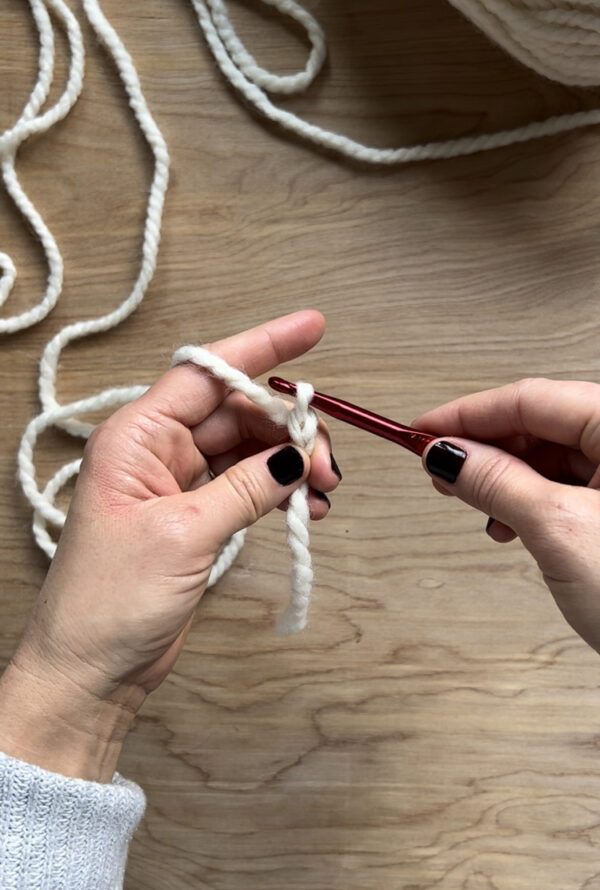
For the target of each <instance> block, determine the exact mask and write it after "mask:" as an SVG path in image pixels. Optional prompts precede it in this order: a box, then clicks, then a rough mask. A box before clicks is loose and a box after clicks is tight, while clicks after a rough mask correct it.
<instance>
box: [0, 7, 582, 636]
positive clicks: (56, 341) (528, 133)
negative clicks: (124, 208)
mask: <svg viewBox="0 0 600 890" xmlns="http://www.w3.org/2000/svg"><path fill="white" fill-rule="evenodd" d="M261 2H262V3H263V4H264V5H265V6H268V7H271V8H272V9H274V10H276V11H277V12H278V13H280V14H282V15H286V16H289V17H291V18H292V19H293V20H294V21H295V23H296V24H297V25H299V26H300V27H301V28H303V29H304V31H305V33H306V37H307V40H308V42H309V44H310V52H309V56H308V59H307V62H306V65H305V67H304V68H303V69H302V70H301V71H298V72H296V73H295V74H289V75H279V74H275V73H272V72H270V71H268V70H267V69H265V68H264V67H262V66H261V65H260V64H259V63H258V62H257V61H256V60H255V59H254V57H253V56H252V54H251V53H250V52H249V51H248V50H247V49H246V47H245V46H244V44H243V42H242V41H241V40H240V38H239V37H238V35H237V33H236V31H235V29H234V28H233V25H232V23H231V20H230V18H229V15H228V12H227V6H226V3H225V2H224V0H191V3H192V5H193V8H194V10H195V12H196V15H197V18H198V22H199V25H200V27H201V29H202V31H203V33H204V36H205V38H206V42H207V44H208V47H209V49H210V51H211V53H212V55H213V57H214V59H215V61H216V63H217V65H218V67H219V68H220V70H221V72H222V73H223V75H224V76H225V78H226V79H227V80H228V81H229V83H230V84H231V85H232V86H233V87H234V88H235V90H237V92H238V93H239V94H240V95H241V96H243V98H244V99H245V100H246V101H247V102H249V103H250V104H251V105H252V106H253V107H254V109H255V110H256V111H257V112H258V113H259V115H262V116H263V117H264V118H266V119H268V120H270V121H274V122H275V123H276V124H278V125H279V126H280V127H282V128H283V129H285V130H287V131H288V132H290V133H293V134H295V135H296V136H298V137H299V138H301V139H302V140H303V141H305V142H308V143H312V144H314V145H317V146H320V147H323V148H326V149H328V150H329V151H331V152H333V153H335V154H337V155H341V156H344V157H348V158H352V159H354V160H357V161H361V162H363V163H365V164H372V165H390V164H399V163H406V162H410V161H418V160H425V159H434V158H450V157H455V156H457V155H466V154H471V153H474V152H477V151H485V150H489V149H493V148H498V147H501V146H505V145H511V144H513V143H516V142H523V141H526V140H529V139H535V138H539V137H541V136H546V135H553V134H557V133H561V132H565V131H567V130H572V129H575V128H577V127H582V126H589V125H592V124H597V123H600V109H594V110H591V111H582V112H576V113H574V114H565V115H558V116H554V117H551V118H548V119H547V120H545V121H539V122H538V121H536V122H532V123H529V124H526V125H525V126H521V127H516V128H514V129H512V130H505V131H501V132H498V133H486V134H480V135H475V136H465V137H461V138H458V139H451V140H446V141H441V142H430V143H426V144H423V145H416V146H409V147H400V148H376V147H372V146H367V145H362V144H361V143H359V142H357V141H355V140H352V139H350V138H348V137H346V136H344V135H342V134H339V133H335V132H331V131H329V130H326V129H325V128H323V127H318V126H316V125H314V124H311V123H309V122H307V121H304V120H302V119H301V118H299V117H298V116H297V115H295V114H292V113H291V112H289V111H286V110H284V109H281V108H279V107H278V106H277V105H275V104H274V103H273V102H272V101H271V99H270V98H269V95H268V94H274V93H279V94H285V95H292V94H294V93H297V92H299V91H301V90H304V89H306V88H307V87H308V86H309V85H310V84H311V83H312V82H313V81H314V79H315V78H316V77H317V76H318V74H319V72H320V70H321V69H322V66H323V63H324V60H325V57H326V44H325V36H324V33H323V30H322V28H321V27H320V25H319V24H318V22H317V21H316V19H315V18H314V16H313V15H311V13H309V12H308V11H307V10H306V9H304V8H303V7H302V6H301V5H300V4H299V3H298V2H296V0H261ZM449 2H450V3H451V4H452V5H453V6H454V7H455V8H456V9H458V10H459V11H460V12H462V13H463V14H464V15H466V16H467V17H468V18H469V19H470V20H471V21H472V22H473V23H474V24H475V25H476V26H477V27H479V28H480V29H481V30H482V31H484V32H485V33H486V34H487V35H488V36H489V37H490V38H491V39H492V40H494V41H495V42H496V43H498V44H499V45H500V46H502V47H503V48H504V49H506V50H507V51H508V52H509V53H510V54H511V55H513V56H514V57H515V58H517V59H519V60H520V61H521V62H522V63H523V64H525V65H527V66H529V67H530V68H532V69H533V70H535V71H537V72H538V73H540V74H543V75H545V76H547V77H550V78H551V79H553V80H557V81H559V82H560V83H565V84H574V85H577V86H597V85H600V3H599V2H598V0H449ZM29 6H30V9H31V13H32V17H33V20H34V23H35V27H36V29H37V32H38V36H39V55H38V76H37V81H36V83H35V85H34V87H33V89H32V92H31V95H30V97H29V99H28V101H27V104H26V105H25V107H24V109H23V111H22V112H21V115H20V117H19V119H18V120H17V121H16V123H15V124H14V125H13V126H12V127H9V128H8V129H7V130H6V131H5V132H4V133H2V134H0V168H1V175H2V179H3V182H4V185H5V188H6V191H7V193H8V194H9V195H10V197H11V198H12V200H13V202H14V204H15V206H16V207H17V209H18V210H19V211H20V213H21V214H22V216H23V217H24V219H25V221H26V222H27V223H28V225H29V227H30V229H31V230H32V231H33V233H34V235H35V236H36V238H37V239H38V240H39V241H40V243H41V245H42V247H43V250H44V253H45V256H46V262H47V266H48V276H47V281H46V288H45V292H44V294H43V295H42V297H41V299H40V300H39V302H38V303H37V304H36V305H34V306H33V307H31V308H30V309H27V310H26V311H24V312H21V313H19V314H17V315H13V316H11V317H6V318H0V333H7V334H10V333H13V332H15V331H19V330H22V329H24V328H26V327H29V326H31V325H34V324H36V323H38V322H39V321H41V320H42V319H43V318H45V316H46V315H47V314H48V313H49V312H50V311H51V310H52V309H53V307H54V306H55V305H56V302H57V300H58V299H59V296H60V293H61V290H62V286H63V260H62V256H61V253H60V250H59V248H58V245H57V243H56V241H55V239H54V237H53V235H52V233H51V232H50V229H49V228H48V226H47V225H46V223H45V222H44V220H43V219H42V217H41V215H40V214H39V212H38V211H37V209H36V207H35V206H34V204H33V202H32V201H31V200H30V198H29V197H28V196H27V194H26V192H25V190H24V188H23V186H22V184H21V182H20V180H19V178H18V175H17V172H16V160H17V158H18V152H19V149H20V147H21V145H23V143H24V142H25V141H26V140H27V139H28V138H29V137H30V136H32V135H34V134H38V135H40V134H43V133H44V132H46V131H47V130H48V129H49V128H50V127H51V126H53V125H54V124H55V123H57V121H59V120H61V119H63V118H65V117H66V115H67V114H68V113H69V111H70V110H71V109H72V108H73V106H74V104H75V103H76V101H77V99H78V97H79V95H80V93H81V89H82V85H83V76H84V46H83V38H82V34H81V29H80V26H79V24H78V21H77V19H76V17H75V16H74V15H73V13H72V12H71V10H70V9H69V7H68V6H67V4H66V3H65V2H64V0H29ZM82 6H83V10H84V13H85V16H86V17H87V20H88V21H89V23H90V25H91V27H92V28H93V30H94V32H95V34H96V37H97V38H98V40H99V41H100V42H101V43H102V44H103V45H104V46H105V48H106V51H107V52H108V54H109V55H110V57H111V58H112V60H113V61H114V63H115V66H116V69H117V71H118V73H119V76H120V79H121V82H122V84H123V87H124V90H125V92H126V94H127V97H128V101H129V105H130V107H131V109H132V111H133V113H134V115H135V118H136V120H137V123H138V125H139V128H140V130H141V132H142V134H143V136H144V138H145V140H146V142H147V143H148V145H149V147H150V149H151V151H152V154H153V157H154V171H153V176H152V182H151V185H150V190H149V196H148V201H147V210H146V221H145V225H144V232H143V239H142V246H141V261H140V267H139V272H138V276H137V279H136V281H135V283H134V286H133V288H132V290H131V292H130V293H129V295H128V296H126V297H125V298H124V299H123V301H122V302H121V303H120V305H119V306H117V307H116V308H114V309H112V310H111V311H109V312H108V313H106V314H105V315H103V316H101V317H99V318H94V319H88V320H86V321H78V322H75V323H73V324H69V325H67V326H66V327H64V328H63V329H62V330H60V331H59V332H58V333H57V334H56V335H55V336H54V337H52V339H51V340H50V341H49V342H48V343H47V344H46V347H45V349H44V351H43V354H42V357H41V360H40V369H39V378H38V387H39V398H40V402H41V412H40V414H39V415H38V416H37V417H34V418H33V419H32V420H31V421H30V422H29V424H28V425H27V428H26V430H25V432H24V433H23V437H22V440H21V445H20V448H19V454H18V466H19V478H20V481H21V485H22V488H23V492H24V494H25V496H26V497H27V499H28V500H29V502H30V503H31V505H32V507H33V511H34V513H33V534H34V536H35V540H36V541H37V543H38V544H39V546H40V547H41V548H42V550H44V552H45V553H47V554H48V556H49V557H50V558H52V556H53V555H54V552H55V550H56V543H55V542H54V541H53V539H52V538H51V536H50V534H49V532H48V524H52V525H54V526H56V527H58V528H60V527H61V526H62V525H63V524H64V520H65V514H64V513H63V511H62V510H59V509H58V508H57V507H56V504H55V499H56V495H57V493H58V492H59V491H60V489H61V488H62V486H63V485H65V484H66V482H67V481H68V480H69V479H71V478H72V477H73V476H74V475H76V474H77V472H78V471H79V467H80V464H81V461H80V460H76V461H71V462H70V463H68V464H66V465H65V466H64V467H61V468H60V469H59V470H58V471H57V472H56V473H55V474H54V476H52V478H51V479H50V480H49V481H48V482H47V483H46V485H45V487H44V488H43V490H40V488H39V486H38V482H37V479H36V470H35V462H34V449H35V446H36V442H37V439H38V437H39V435H40V434H41V433H42V432H43V431H44V430H46V429H48V428H49V427H51V426H54V427H60V428H62V429H64V430H66V431H67V432H69V433H70V434H72V435H76V436H80V437H82V438H87V437H88V436H89V435H90V433H91V431H92V430H93V429H94V425H93V424H91V423H87V422H85V420H84V419H82V418H83V417H84V416H85V415H86V414H88V413H89V412H92V411H97V410H98V409H102V408H112V407H116V406H118V405H121V404H124V403H126V402H129V401H131V400H132V399H135V398H138V397H139V396H140V395H141V394H142V393H144V392H145V391H146V389H147V387H146V386H129V387H116V388H111V389H106V390H104V391H102V392H99V393H97V394H95V395H91V396H88V397H86V398H82V399H80V400H78V401H74V402H71V403H69V404H63V405H61V404H60V403H59V402H58V400H57V398H56V378H57V372H58V363H59V359H60V355H61V352H62V350H63V349H64V348H65V346H67V345H68V344H69V343H70V342H72V341H73V340H76V339H78V338H81V337H85V336H88V335H90V334H93V333H99V332H103V331H107V330H109V329H110V328H112V327H114V326H115V325H118V324H120V323H121V322H122V321H124V320H125V319H126V318H127V317H128V316H129V315H130V314H131V313H132V312H134V311H135V309H136V308H137V307H138V306H139V304H140V303H141V301H142V300H143V298H144V295H145V293H146V290H147V288H148V285H149V283H150V281H151V279H152V276H153V274H154V269H155V266H156V258H157V253H158V246H159V241H160V233H161V225H162V213H163V205H164V199H165V194H166V191H167V185H168V179H169V153H168V149H167V145H166V143H165V140H164V138H163V136H162V133H161V132H160V130H159V128H158V126H157V125H156V123H155V121H154V119H153V117H152V114H151V113H150V110H149V109H148V106H147V104H146V100H145V98H144V95H143V92H142V89H141V86H140V82H139V78H138V75H137V72H136V69H135V66H134V64H133V61H132V59H131V57H130V55H129V54H128V52H127V50H126V49H125V47H124V45H123V43H122V41H121V39H120V38H119V36H118V35H117V33H116V31H115V30H114V29H113V27H112V26H111V25H110V23H109V22H108V20H107V19H106V17H105V16H104V14H103V12H102V10H101V8H100V3H99V0H82ZM55 26H57V27H59V28H60V29H61V30H62V31H63V32H64V35H65V37H66V43H67V46H68V52H69V63H68V70H67V76H66V82H65V85H64V88H63V90H62V92H61V93H60V95H59V97H58V99H57V100H56V101H55V102H54V104H52V105H51V106H50V107H49V108H47V110H46V111H43V110H42V108H43V106H44V105H45V103H46V102H47V100H48V97H49V95H50V90H51V87H52V85H53V80H54V72H55V51H56V47H55V33H54V27H55ZM16 274H17V272H16V269H15V266H14V263H13V261H12V259H11V258H10V257H9V256H8V255H7V254H6V253H0V306H1V305H2V304H4V302H5V301H6V300H7V299H8V297H9V295H10V293H11V291H12V288H13V285H14V283H15V280H16ZM184 361H190V362H193V363H195V364H197V365H198V366H200V367H202V368H204V369H205V370H207V371H208V372H209V373H211V374H213V375H215V376H216V377H218V378H219V379H221V380H224V381H225V382H226V383H227V385H228V386H231V387H233V388H235V389H238V390H239V391H241V392H243V393H244V394H245V395H246V396H247V397H248V398H249V399H251V401H253V402H254V403H255V404H257V405H259V406H260V407H261V408H262V409H263V410H264V411H265V412H266V413H267V414H268V415H269V416H270V417H271V419H272V420H273V422H274V423H276V424H279V425H284V426H287V429H288V431H289V435H290V438H291V439H292V441H293V442H295V443H296V444H297V445H298V446H300V447H302V448H304V449H305V450H306V451H308V452H309V453H310V452H311V450H312V447H313V445H314V439H315V435H316V432H317V418H316V415H315V413H314V411H313V410H312V409H311V408H310V402H311V399H312V395H313V390H312V387H311V386H310V384H308V383H302V382H301V383H299V384H298V390H297V398H296V404H295V406H294V408H293V409H292V410H291V411H290V410H289V409H288V407H287V405H286V404H285V403H284V402H283V401H282V400H281V399H278V398H276V397H275V396H273V395H272V394H271V393H269V391H268V390H266V389H265V388H264V387H261V386H259V385H258V384H256V383H255V382H254V381H252V380H250V379H249V378H248V377H247V376H246V375H245V374H243V373H242V372H241V371H239V370H238V369H236V368H232V367H231V366H229V365H228V364H227V363H226V362H223V360H222V359H220V358H219V357H218V356H215V355H213V354H212V353H210V352H208V351H207V350H204V349H202V348H200V347H196V346H185V347H182V348H181V349H179V350H177V352H176V353H175V355H174V357H173V363H174V364H178V363H181V362H184ZM289 503H290V506H289V509H288V511H287V526H288V542H289V545H290V548H291V551H292V595H291V599H290V603H289V605H288V607H287V609H286V611H285V612H284V614H283V616H282V617H281V619H280V623H279V626H280V628H281V629H282V630H284V631H295V630H299V629H301V628H302V627H304V625H305V623H306V614H307V609H308V603H309V599H310V593H311V585H312V565H311V559H310V552H309V549H308V548H309V538H308V521H309V512H308V487H307V486H306V484H304V485H302V486H301V487H300V488H299V489H297V490H296V491H295V492H294V493H293V495H292V496H291V498H290V502H289ZM243 540H244V532H238V533H237V534H236V535H234V536H233V538H232V539H231V540H230V541H229V542H228V543H227V544H226V545H225V547H224V548H223V550H222V551H221V553H220V554H219V555H218V557H217V559H216V560H215V564H214V566H213V569H212V572H211V575H210V581H209V584H214V583H215V581H216V580H217V579H218V578H219V577H220V575H221V574H222V573H223V572H224V571H225V570H226V569H227V568H228V567H229V566H230V565H231V563H232V561H233V559H235V556H236V555H237V553H238V551H239V549H240V547H241V546H242V544H243Z"/></svg>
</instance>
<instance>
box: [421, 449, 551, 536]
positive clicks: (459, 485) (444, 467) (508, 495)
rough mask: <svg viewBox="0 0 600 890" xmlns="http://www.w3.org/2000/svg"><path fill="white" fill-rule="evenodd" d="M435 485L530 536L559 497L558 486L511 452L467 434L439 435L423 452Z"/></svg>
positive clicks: (425, 465) (518, 531)
mask: <svg viewBox="0 0 600 890" xmlns="http://www.w3.org/2000/svg"><path fill="white" fill-rule="evenodd" d="M423 465H424V467H425V469H426V470H427V472H428V473H429V475H430V476H431V477H432V479H434V480H435V484H436V488H440V489H442V490H444V491H446V492H448V493H450V494H454V495H456V496H457V497H459V498H460V499H461V500H462V501H464V502H465V503H466V504H469V505H470V506H471V507H475V508H476V509H477V510H481V511H482V512H483V513H487V515H488V516H490V517H493V518H494V519H496V520H499V521H500V522H502V523H504V525H506V526H508V527H509V529H513V530H514V531H515V532H516V534H517V535H519V537H520V538H523V536H525V537H527V536H528V533H531V531H532V530H534V529H535V528H536V527H537V526H539V524H540V522H541V521H542V519H543V517H544V516H545V515H546V512H547V511H546V507H547V506H549V505H550V504H551V503H552V502H556V501H557V499H558V498H557V496H558V494H559V492H558V489H559V488H560V486H559V485H558V483H556V482H551V481H550V480H549V479H546V478H544V477H543V476H540V475H539V473H536V471H535V470H534V469H532V468H531V467H530V466H529V464H526V463H525V462H524V461H522V460H519V458H517V457H514V455H512V454H508V453H507V452H506V451H502V450H501V449H500V448H494V447H493V446H491V445H483V444H481V443H480V442H473V441H470V440H468V439H455V438H454V437H453V438H452V440H446V439H443V440H442V439H438V440H437V441H435V442H433V443H432V444H431V445H430V446H429V447H428V448H427V450H426V451H425V452H424V454H423Z"/></svg>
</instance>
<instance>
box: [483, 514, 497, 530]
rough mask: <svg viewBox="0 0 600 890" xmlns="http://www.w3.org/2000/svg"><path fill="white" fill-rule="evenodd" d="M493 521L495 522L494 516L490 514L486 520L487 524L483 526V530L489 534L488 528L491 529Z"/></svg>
mask: <svg viewBox="0 0 600 890" xmlns="http://www.w3.org/2000/svg"><path fill="white" fill-rule="evenodd" d="M494 522H495V520H494V517H493V516H490V518H489V519H488V521H487V525H486V527H485V532H486V534H489V532H490V529H491V527H492V525H493V523H494Z"/></svg>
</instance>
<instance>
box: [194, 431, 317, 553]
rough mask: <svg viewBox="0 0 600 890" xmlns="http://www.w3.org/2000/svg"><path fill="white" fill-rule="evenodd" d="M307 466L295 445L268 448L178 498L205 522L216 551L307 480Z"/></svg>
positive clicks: (206, 530) (303, 454)
mask: <svg viewBox="0 0 600 890" xmlns="http://www.w3.org/2000/svg"><path fill="white" fill-rule="evenodd" d="M309 467H310V462H309V458H308V455H306V454H305V453H304V452H303V451H301V450H300V449H299V448H296V447H295V446H292V445H284V446H283V447H277V448H270V449H269V450H268V451H263V452H261V453H260V454H254V455H253V456H252V457H248V458H246V460H243V461H240V463H238V464H234V465H233V466H231V467H229V468H228V469H227V470H225V472H224V473H222V474H221V475H220V476H217V477H216V478H215V479H213V480H212V481H211V482H209V483H208V485H204V486H203V487H202V488H199V489H197V490H196V491H189V492H185V493H184V494H182V495H180V497H181V498H184V499H187V500H188V502H189V504H190V506H192V507H194V508H195V509H196V510H197V511H199V512H200V515H201V516H202V517H205V518H206V519H207V522H206V528H205V535H206V538H208V541H209V543H212V545H213V547H214V548H215V549H216V548H218V547H220V546H221V544H222V543H223V541H225V540H227V538H229V537H230V536H231V535H232V534H234V532H236V531H239V530H240V529H242V528H247V527H248V526H249V525H252V523H254V522H256V520H257V519H259V518H260V517H261V516H264V515H265V514H266V513H269V512H270V511H271V510H273V509H274V508H275V507H276V506H277V505H278V504H280V503H281V502H282V501H283V500H285V499H286V498H288V497H289V496H290V495H291V494H292V492H293V491H295V489H297V488H298V487H299V486H300V485H301V484H302V482H303V481H305V480H306V477H307V476H308V471H309Z"/></svg>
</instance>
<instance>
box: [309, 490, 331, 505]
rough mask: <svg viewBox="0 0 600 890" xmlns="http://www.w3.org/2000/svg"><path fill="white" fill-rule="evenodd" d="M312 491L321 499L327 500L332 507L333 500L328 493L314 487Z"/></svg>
mask: <svg viewBox="0 0 600 890" xmlns="http://www.w3.org/2000/svg"><path fill="white" fill-rule="evenodd" d="M312 493H313V494H314V496H315V497H316V498H318V499H319V500H320V501H325V503H326V504H327V506H328V507H331V501H330V500H329V498H328V497H327V495H326V494H325V492H324V491H319V489H318V488H313V489H312Z"/></svg>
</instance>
